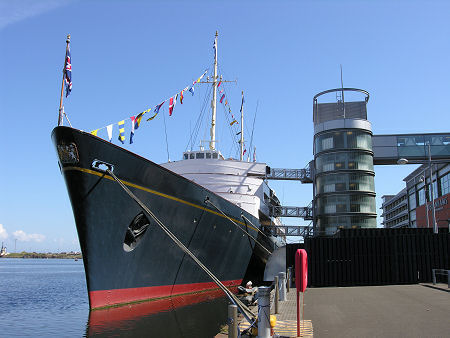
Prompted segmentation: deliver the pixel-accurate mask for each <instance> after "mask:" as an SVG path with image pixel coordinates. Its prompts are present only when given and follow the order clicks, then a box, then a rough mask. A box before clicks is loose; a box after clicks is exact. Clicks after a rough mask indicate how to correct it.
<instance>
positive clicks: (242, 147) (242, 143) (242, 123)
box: [240, 91, 244, 161]
mask: <svg viewBox="0 0 450 338" xmlns="http://www.w3.org/2000/svg"><path fill="white" fill-rule="evenodd" d="M240 143H241V161H243V160H244V91H242V103H241V141H240Z"/></svg>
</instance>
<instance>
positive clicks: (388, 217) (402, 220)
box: [381, 188, 409, 228]
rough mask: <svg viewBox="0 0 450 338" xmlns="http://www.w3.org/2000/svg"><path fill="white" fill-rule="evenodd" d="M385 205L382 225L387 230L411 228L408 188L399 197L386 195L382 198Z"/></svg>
mask: <svg viewBox="0 0 450 338" xmlns="http://www.w3.org/2000/svg"><path fill="white" fill-rule="evenodd" d="M381 198H382V200H383V204H382V206H381V209H383V214H382V215H381V217H383V222H382V224H383V225H384V227H385V228H407V227H409V213H408V211H409V210H408V195H407V193H406V188H404V189H402V191H400V192H399V193H398V194H397V195H384V196H382V197H381Z"/></svg>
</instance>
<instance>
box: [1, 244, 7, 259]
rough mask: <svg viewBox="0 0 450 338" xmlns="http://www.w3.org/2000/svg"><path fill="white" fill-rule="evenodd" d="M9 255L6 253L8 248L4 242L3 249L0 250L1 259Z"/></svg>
mask: <svg viewBox="0 0 450 338" xmlns="http://www.w3.org/2000/svg"><path fill="white" fill-rule="evenodd" d="M7 254H8V252H7V251H6V246H3V242H2V248H1V249H0V258H1V257H5V256H6V255H7Z"/></svg>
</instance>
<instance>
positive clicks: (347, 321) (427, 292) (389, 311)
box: [217, 284, 450, 338]
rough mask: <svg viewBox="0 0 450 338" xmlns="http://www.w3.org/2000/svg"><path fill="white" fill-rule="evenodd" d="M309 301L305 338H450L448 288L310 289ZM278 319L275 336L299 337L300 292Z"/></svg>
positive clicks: (282, 306) (305, 309)
mask: <svg viewBox="0 0 450 338" xmlns="http://www.w3.org/2000/svg"><path fill="white" fill-rule="evenodd" d="M272 294H273V292H272ZM303 300H304V306H303V310H302V311H303V315H302V319H303V320H302V323H301V329H302V331H301V336H302V337H313V336H314V337H316V338H317V337H319V338H320V337H450V320H449V314H450V289H448V287H447V284H437V285H433V284H413V285H388V286H361V287H330V288H309V289H307V290H306V292H305V294H304V299H303ZM253 311H254V312H255V313H256V312H257V307H253ZM271 314H274V308H273V301H271ZM276 316H277V325H276V327H275V334H277V335H278V336H279V337H296V336H297V329H296V324H297V307H296V291H295V288H294V289H292V288H291V290H290V292H289V293H288V294H287V301H285V302H280V303H279V313H278V314H276ZM239 321H240V325H239V326H240V328H241V330H242V329H245V328H246V327H248V323H246V321H245V320H244V319H243V318H242V317H241V318H240V320H239ZM217 337H227V335H226V333H225V334H223V333H222V335H217Z"/></svg>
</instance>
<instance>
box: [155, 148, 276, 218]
mask: <svg viewBox="0 0 450 338" xmlns="http://www.w3.org/2000/svg"><path fill="white" fill-rule="evenodd" d="M161 166H163V167H164V168H167V169H169V170H171V171H173V172H175V173H177V174H179V175H181V176H183V177H186V178H187V179H189V180H191V181H193V182H195V183H197V184H199V185H201V186H203V187H205V188H206V189H208V190H210V191H212V192H214V193H216V194H217V195H219V196H221V197H223V198H225V199H226V200H228V201H230V202H231V203H233V204H236V205H237V206H239V207H240V208H242V209H244V210H245V211H247V212H249V213H250V214H252V215H253V216H255V217H256V218H258V219H260V218H261V217H262V218H266V217H267V220H269V219H270V216H269V205H270V203H271V196H272V198H273V192H271V190H270V188H269V187H268V185H267V183H266V182H265V181H264V179H263V178H264V176H265V173H266V164H265V163H257V162H244V161H238V160H235V159H231V158H230V159H225V158H224V157H223V156H222V154H221V153H220V152H219V151H217V150H209V149H207V150H199V151H189V152H185V153H184V154H183V160H181V161H175V162H168V163H164V164H161ZM272 202H273V201H272Z"/></svg>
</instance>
